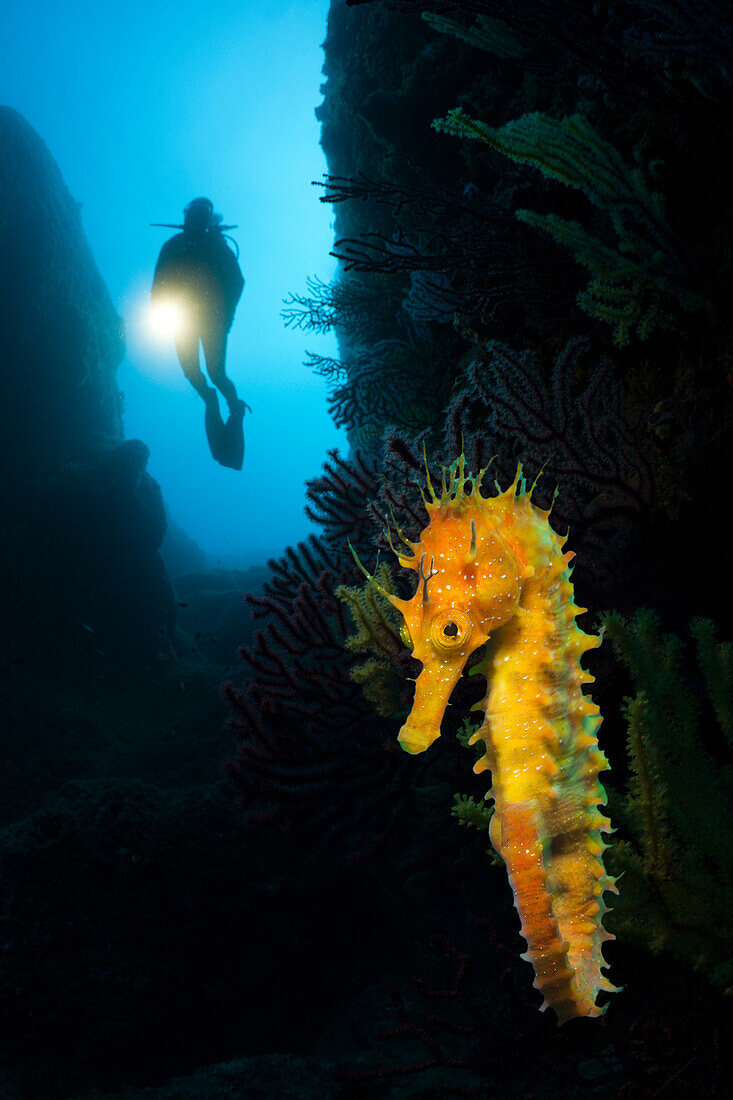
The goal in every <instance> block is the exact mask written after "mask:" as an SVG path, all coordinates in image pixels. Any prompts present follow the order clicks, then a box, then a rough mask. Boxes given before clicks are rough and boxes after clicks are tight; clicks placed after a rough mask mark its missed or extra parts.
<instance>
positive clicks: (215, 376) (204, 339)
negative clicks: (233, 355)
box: [201, 326, 239, 412]
mask: <svg viewBox="0 0 733 1100" xmlns="http://www.w3.org/2000/svg"><path fill="white" fill-rule="evenodd" d="M201 343H202V344H203V346H204V355H205V356H206V369H207V370H208V372H209V377H210V379H211V381H212V382H213V383H214V385H215V386H216V388H217V389H218V390H219V391H220V392H221V394H222V397H223V398H224V400H225V401H226V403H227V405H228V406H229V411H230V412H232V411H233V410H234V409H235V408H236V407H237V406H238V405H239V398H238V397H237V390H236V387H235V385H234V383H233V382H232V380H231V378H227V373H226V357H227V333H226V331H225V330H224V329H223V328H222V327H216V326H212V327H211V328H209V329H207V330H206V331H205V332H203V333H202V334H201Z"/></svg>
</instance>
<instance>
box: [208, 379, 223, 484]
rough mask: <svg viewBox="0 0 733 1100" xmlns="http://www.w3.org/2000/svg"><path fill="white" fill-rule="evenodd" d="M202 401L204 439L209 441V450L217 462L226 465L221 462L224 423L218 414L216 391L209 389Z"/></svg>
mask: <svg viewBox="0 0 733 1100" xmlns="http://www.w3.org/2000/svg"><path fill="white" fill-rule="evenodd" d="M204 401H205V402H206V415H205V418H204V423H205V425H206V438H207V439H208V441H209V450H210V451H211V455H212V457H213V458H215V459H216V461H217V462H219V463H221V464H222V465H226V463H225V462H223V456H224V451H225V441H224V434H225V433H224V421H223V420H222V418H221V413H220V412H219V398H218V396H217V393H216V390H214V389H210V390H209V391H208V392H207V394H206V396H205V397H204Z"/></svg>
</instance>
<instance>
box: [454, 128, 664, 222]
mask: <svg viewBox="0 0 733 1100" xmlns="http://www.w3.org/2000/svg"><path fill="white" fill-rule="evenodd" d="M433 126H434V127H435V129H436V130H438V131H443V132H444V133H447V134H455V135H457V136H459V137H472V138H478V139H479V140H480V141H483V142H484V143H485V144H486V145H490V146H491V147H492V148H493V149H496V150H497V151H498V152H500V153H503V154H504V156H507V157H509V158H510V159H511V160H514V161H517V163H519V164H529V165H531V166H532V167H533V168H539V170H540V171H541V172H542V174H543V175H544V176H547V177H548V179H554V180H558V181H559V182H560V183H564V184H565V185H566V186H567V187H573V188H576V189H577V190H579V191H583V192H585V194H586V195H587V196H588V198H589V199H590V201H591V202H592V203H593V205H594V206H597V207H599V209H601V210H605V211H608V212H610V211H624V210H625V211H627V212H630V213H633V214H634V215H635V216H636V217H639V218H641V219H643V220H645V221H647V223H648V224H649V225H650V226H654V227H655V229H657V230H658V231H659V232H660V233H662V234H664V235H666V234H668V233H669V229H668V227H667V225H666V222H665V219H664V197H663V195H662V194H661V192H659V191H650V190H649V188H648V187H647V185H646V181H645V180H644V176H643V174H642V172H641V170H640V169H639V168H630V167H629V166H628V165H627V164H626V162H625V161H624V159H623V157H622V156H621V154H620V153H619V152H618V150H617V149H615V148H614V147H613V145H611V144H609V142H607V141H605V139H604V138H602V137H601V135H600V134H599V133H598V132H597V131H596V130H595V129H594V128H593V127H592V126H591V124H590V123H589V122H588V120H587V119H586V118H585V117H584V116H583V115H579V114H576V115H569V116H568V117H566V118H562V119H557V118H552V117H551V116H550V115H543V114H542V113H541V112H540V111H534V112H531V113H529V114H526V115H522V116H521V117H520V118H517V119H513V120H512V121H511V122H507V123H505V125H504V126H500V127H498V128H495V127H493V126H489V125H488V124H487V123H485V122H481V121H479V120H478V119H474V118H471V117H470V116H469V115H467V114H466V112H465V111H464V110H463V109H462V108H461V107H456V108H454V109H453V110H452V111H449V112H448V114H447V115H446V117H445V118H444V119H436V121H435V122H434V123H433Z"/></svg>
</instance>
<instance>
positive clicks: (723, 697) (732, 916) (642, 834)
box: [603, 610, 733, 986]
mask: <svg viewBox="0 0 733 1100" xmlns="http://www.w3.org/2000/svg"><path fill="white" fill-rule="evenodd" d="M603 620H604V627H605V631H606V635H607V636H608V637H609V638H610V639H611V640H612V642H613V645H614V649H615V651H616V654H617V656H618V657H619V658H620V660H621V661H622V662H623V663H624V664H625V665H626V666H627V668H628V670H629V672H630V673H631V676H632V679H633V682H634V688H635V690H636V694H635V696H634V697H633V698H631V699H629V700H627V702H626V710H625V716H626V719H627V724H628V728H627V751H628V757H629V768H630V772H631V778H630V782H629V787H628V790H627V791H626V793H625V795H624V796H623V797H612V799H611V801H612V805H613V816H614V818H615V819H616V820H617V821H618V822H619V823H620V825H621V826H622V827H623V831H625V832H626V833H627V836H628V839H626V840H617V841H616V842H615V843H614V845H613V847H612V848H611V850H610V852H609V857H610V861H611V864H612V868H613V871H614V873H616V874H618V873H623V874H624V882H623V889H622V891H621V895H620V897H619V899H618V901H617V904H616V906H615V908H614V910H613V915H612V916H611V918H610V920H611V923H612V924H613V928H612V930H614V931H616V932H618V933H619V934H620V935H622V936H627V937H628V938H629V939H631V940H634V941H636V942H638V943H645V944H647V945H648V946H650V947H651V948H652V950H654V951H661V950H665V951H669V952H671V953H672V954H673V955H674V956H675V957H676V958H678V959H680V960H681V961H683V962H685V963H686V964H687V965H690V966H692V967H695V968H698V969H701V970H703V971H704V972H705V973H706V974H707V975H708V977H709V978H710V979H711V981H713V982H714V983H715V984H717V985H722V986H729V985H730V983H731V981H733V957H732V955H731V941H732V940H733V768H731V766H730V763H728V764H725V763H723V762H722V756H723V753H724V752H725V751H727V752H728V753H730V748H731V740H730V729H731V719H732V717H733V645H732V644H731V643H727V642H726V643H719V642H718V641H717V639H716V636H715V627H714V625H713V624H712V623H711V622H710V621H709V620H706V619H697V620H695V621H694V622H693V624H692V634H693V636H694V638H695V640H696V643H697V658H698V664H699V666H700V668H701V670H702V673H703V677H704V683H705V688H706V692H707V699H705V698H703V697H702V696H701V693H700V691H699V690H698V689H696V688H695V687H693V682H692V681H691V680H690V678H689V677H688V676H687V675H686V674H685V673H684V668H683V657H684V654H685V646H684V643H683V642H682V640H681V639H680V638H677V637H675V636H674V635H671V634H663V633H662V631H661V629H660V622H659V618H658V616H657V615H656V614H655V613H654V612H651V611H645V610H642V611H639V612H637V613H636V615H634V617H633V618H632V619H630V620H626V619H624V618H623V617H622V616H621V615H619V614H617V613H610V614H607V615H605V616H604V617H603ZM716 726H717V729H716V728H715V727H716Z"/></svg>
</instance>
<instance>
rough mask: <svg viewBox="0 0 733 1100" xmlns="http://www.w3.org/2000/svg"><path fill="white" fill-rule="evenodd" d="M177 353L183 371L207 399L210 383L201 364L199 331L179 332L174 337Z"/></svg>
mask: <svg viewBox="0 0 733 1100" xmlns="http://www.w3.org/2000/svg"><path fill="white" fill-rule="evenodd" d="M174 340H175V345H176V354H177V355H178V361H179V363H180V364H181V368H182V370H183V373H184V374H185V376H186V378H187V379H188V381H189V382H190V383H191V385H192V386H193V388H194V389H195V390H196V393H197V394H198V395H199V397H203V399H204V401H206V399H207V397H208V394H209V388H210V387H209V384H208V382H207V381H206V379H205V378H204V376H203V374H202V373H201V367H200V366H199V336H198V333H193V332H186V333H183V332H182V333H177V334H176V336H175V337H174Z"/></svg>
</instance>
